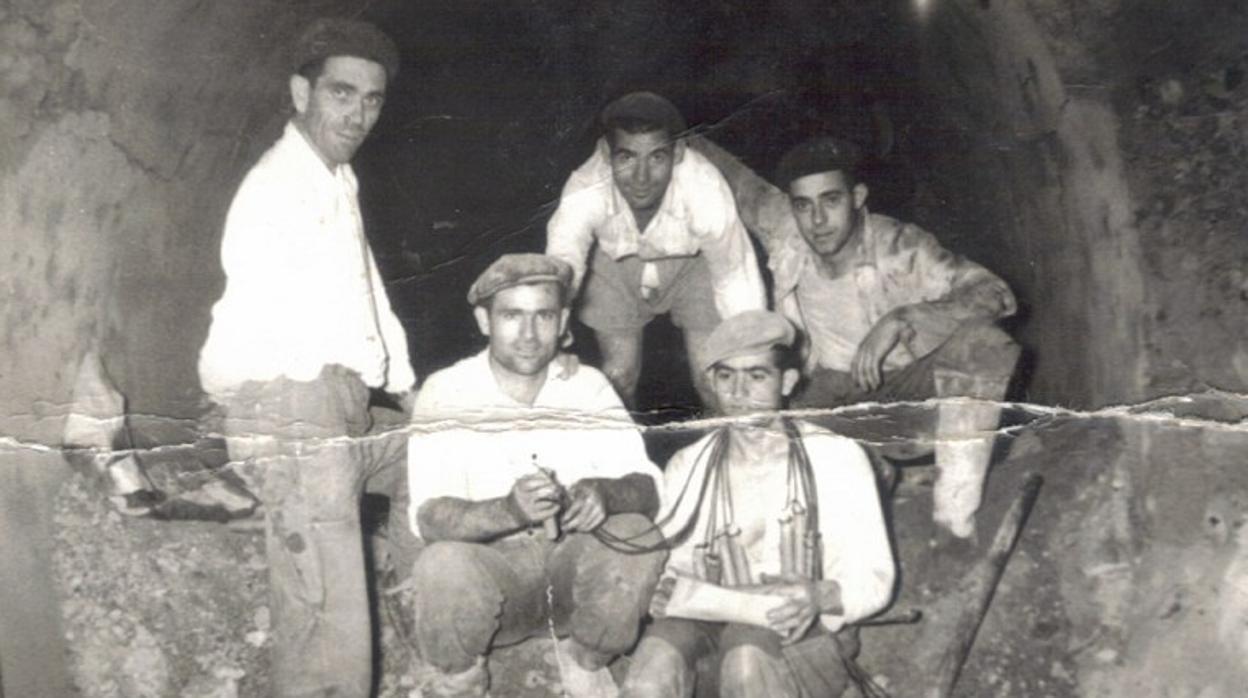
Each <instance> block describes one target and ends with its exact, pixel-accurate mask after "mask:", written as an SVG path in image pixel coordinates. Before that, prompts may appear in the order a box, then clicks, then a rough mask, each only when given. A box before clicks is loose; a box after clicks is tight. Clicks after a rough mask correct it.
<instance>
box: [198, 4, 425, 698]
mask: <svg viewBox="0 0 1248 698" xmlns="http://www.w3.org/2000/svg"><path fill="white" fill-rule="evenodd" d="M295 53H296V60H294V61H293V64H292V69H293V74H292V75H291V76H290V95H291V99H292V101H293V102H294V107H295V114H294V116H293V117H292V118H291V120H290V122H289V123H288V124H287V125H286V130H285V132H284V133H283V134H282V137H281V138H280V139H279V140H278V141H277V143H276V144H275V145H274V146H273V147H272V148H270V149H269V150H268V151H267V152H266V153H265V154H264V155H263V156H262V157H261V158H260V161H259V162H258V163H256V165H255V166H254V167H253V168H252V169H251V171H250V172H248V173H247V176H246V177H245V178H244V180H243V183H242V185H241V186H240V187H239V189H238V193H237V194H236V195H235V196H234V201H233V203H232V204H231V205H230V210H229V214H228V215H227V217H226V221H225V232H224V235H223V236H222V241H221V263H222V267H223V268H224V270H225V275H226V285H225V293H224V294H223V295H222V297H221V299H220V300H219V301H218V302H217V304H216V305H215V306H214V307H213V311H212V326H211V329H210V330H209V333H208V339H207V340H206V342H205V343H204V346H203V349H202V350H201V352H200V357H199V375H200V380H201V382H202V383H203V386H204V389H205V390H206V391H207V392H208V393H209V394H210V395H211V396H212V398H213V400H214V401H215V402H216V403H217V404H218V405H219V406H220V407H221V408H222V411H223V413H224V424H223V431H224V434H225V436H226V441H227V444H228V448H229V452H230V460H231V461H232V462H233V464H234V467H236V468H237V470H238V472H239V474H240V475H241V476H242V477H243V478H244V480H245V481H246V482H247V483H248V485H249V487H251V489H252V491H253V492H254V493H255V494H256V496H257V497H258V498H259V499H260V501H261V502H262V503H263V505H264V511H265V546H266V552H267V555H268V562H269V583H270V586H271V591H270V597H271V604H272V609H271V611H272V614H273V628H274V646H273V679H272V680H273V687H274V694H275V695H279V696H291V697H294V696H300V697H304V696H331V695H332V696H364V695H368V693H369V691H370V690H371V683H372V681H371V666H372V661H371V645H372V638H371V633H370V631H369V609H368V593H367V587H366V585H365V570H364V554H363V547H362V535H361V530H360V515H359V503H360V502H359V499H360V495H361V491H362V488H363V487H364V483H365V480H366V479H368V478H370V477H372V476H377V475H379V474H380V473H381V472H382V471H383V469H387V468H389V469H388V470H387V471H386V472H387V476H389V473H390V472H391V471H394V472H399V473H401V472H402V469H401V464H402V456H403V447H404V446H405V444H406V441H405V439H402V438H396V437H397V436H399V435H397V434H392V435H390V436H389V437H385V436H375V437H370V438H367V439H363V438H359V437H362V436H364V434H365V433H366V432H368V430H369V428H370V426H371V424H372V419H371V417H370V413H369V409H368V408H369V398H370V389H376V390H378V391H381V390H384V391H386V392H388V393H391V394H392V395H394V396H395V397H396V398H397V399H398V400H399V402H400V404H406V403H408V402H410V399H411V397H410V395H411V390H412V388H413V387H414V383H415V380H416V377H415V375H414V374H413V372H412V367H411V365H410V363H409V361H408V355H407V341H406V338H405V335H404V331H403V327H402V326H401V325H400V323H399V320H398V318H396V317H395V315H394V312H393V311H392V310H391V308H390V301H389V299H388V298H387V296H386V290H385V287H384V285H383V284H382V279H381V276H380V275H379V274H378V272H377V266H376V264H375V262H374V260H373V256H372V253H371V252H370V250H369V248H368V244H367V242H366V240H365V237H364V229H363V223H362V220H361V217H360V209H359V202H358V199H357V196H356V189H357V184H356V178H355V174H354V173H353V172H352V169H351V166H350V165H349V164H348V163H349V161H350V160H351V158H352V156H353V155H355V152H356V150H357V149H358V148H359V147H360V144H361V143H363V142H364V139H365V137H367V136H368V133H369V131H370V130H371V129H372V128H373V124H375V123H376V122H377V117H378V115H379V114H380V113H381V107H382V103H383V102H384V101H385V95H386V85H387V83H389V82H390V81H391V80H393V78H394V76H395V74H396V73H397V72H398V69H399V56H398V51H397V49H396V48H395V45H394V43H393V42H392V41H391V40H390V38H389V37H387V36H386V35H385V34H383V33H382V32H381V31H379V30H378V29H377V28H376V27H374V26H372V25H370V24H367V23H364V22H359V21H353V20H345V19H324V20H318V21H317V22H315V23H314V24H313V25H312V26H311V27H310V28H309V29H308V30H307V32H306V33H305V34H304V35H303V36H302V37H301V38H300V40H299V43H298V45H297V47H296V51H295Z"/></svg>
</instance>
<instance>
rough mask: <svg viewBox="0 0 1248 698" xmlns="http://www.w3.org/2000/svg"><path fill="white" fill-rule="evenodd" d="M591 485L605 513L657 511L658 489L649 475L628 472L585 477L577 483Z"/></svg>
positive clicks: (652, 515)
mask: <svg viewBox="0 0 1248 698" xmlns="http://www.w3.org/2000/svg"><path fill="white" fill-rule="evenodd" d="M577 484H578V485H580V484H585V485H589V486H592V487H593V488H595V489H596V490H598V493H599V494H600V495H601V496H602V505H603V508H605V509H606V510H607V514H608V515H611V514H644V515H646V516H648V517H650V518H651V519H653V518H654V517H655V515H656V514H658V513H659V491H658V489H657V488H656V487H655V486H654V480H652V479H651V478H650V476H649V475H643V474H641V473H630V474H628V475H625V476H624V477H621V478H586V479H584V480H581V481H579V482H578V483H577Z"/></svg>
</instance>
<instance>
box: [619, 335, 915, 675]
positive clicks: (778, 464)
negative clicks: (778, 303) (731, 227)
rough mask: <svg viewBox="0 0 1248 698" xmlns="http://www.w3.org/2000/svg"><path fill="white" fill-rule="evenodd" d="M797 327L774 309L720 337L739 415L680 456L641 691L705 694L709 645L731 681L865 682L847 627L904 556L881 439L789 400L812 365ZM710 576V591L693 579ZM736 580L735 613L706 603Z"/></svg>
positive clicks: (669, 474)
mask: <svg viewBox="0 0 1248 698" xmlns="http://www.w3.org/2000/svg"><path fill="white" fill-rule="evenodd" d="M794 341H795V332H794V329H793V326H792V325H791V324H789V322H788V321H787V320H785V319H784V318H783V317H781V316H780V315H779V314H777V313H773V312H769V311H750V312H746V313H742V314H740V315H737V316H734V317H732V318H729V319H728V320H725V321H724V323H723V324H721V325H720V326H719V327H718V328H717V329H716V330H715V331H714V333H713V334H711V336H710V338H709V339H708V340H707V354H706V357H705V360H706V364H705V365H704V366H703V368H704V370H706V371H707V373H708V374H709V379H710V380H709V382H710V385H711V389H712V390H713V391H714V393H715V401H716V402H715V405H716V408H717V410H718V412H719V414H721V415H722V416H724V417H731V418H733V420H734V421H733V422H731V423H729V424H728V425H727V426H723V427H720V428H719V429H717V430H716V431H715V432H713V433H711V434H709V435H707V436H706V437H704V438H702V439H700V440H699V441H698V442H696V443H694V444H692V445H690V446H688V447H686V448H684V449H682V450H680V451H678V452H677V453H676V454H675V455H674V456H672V459H671V461H669V462H668V465H667V468H666V469H665V470H664V473H663V474H664V478H665V479H666V488H667V491H668V492H669V493H671V496H672V497H673V498H675V501H672V502H669V503H668V504H667V506H666V509H667V511H666V513H665V515H664V518H663V520H664V530H665V532H666V533H668V534H669V538H670V539H671V540H672V541H673V544H674V547H673V548H672V551H671V557H670V558H669V560H668V564H667V570H666V572H665V573H664V579H663V582H661V583H660V587H659V590H658V591H657V592H656V593H655V597H654V601H653V603H652V605H651V609H652V613H653V614H654V616H655V618H656V620H655V622H654V623H653V624H651V625H650V626H649V627H648V628H647V629H646V632H645V635H644V636H643V637H642V640H641V644H640V645H639V646H638V648H637V651H636V653H635V654H634V656H633V661H632V665H631V666H630V668H629V673H628V678H627V680H626V682H625V685H624V693H625V695H628V696H636V697H637V698H643V697H644V698H686V697H688V696H691V695H693V691H694V684H695V682H696V681H697V677H696V672H695V667H696V666H697V661H698V659H699V658H700V657H701V656H703V655H706V654H713V655H714V656H715V657H716V658H717V661H715V662H714V663H713V665H714V666H715V667H717V670H718V676H717V677H705V678H709V679H712V680H716V679H717V683H718V685H719V693H718V695H721V696H730V697H731V696H741V697H745V696H752V697H757V698H764V697H766V698H785V697H790V698H798V696H804V697H807V698H835V696H839V695H840V694H841V692H842V691H843V690H844V689H845V688H846V687H847V686H848V682H849V679H848V677H847V675H846V671H845V669H844V662H842V657H852V655H853V654H855V653H856V652H857V645H858V641H857V636H856V633H855V632H854V631H852V630H846V629H845V626H846V625H847V624H852V623H855V622H857V621H859V620H862V619H864V618H866V617H868V616H870V615H873V614H875V613H877V612H878V611H880V610H882V609H883V608H884V606H885V605H887V603H888V601H889V598H890V597H891V596H892V590H893V580H894V576H895V564H894V562H893V555H892V550H891V548H890V546H889V542H888V534H887V531H886V529H885V525H884V516H883V513H882V512H881V509H880V499H879V494H878V492H877V490H876V485H875V477H874V474H873V471H872V469H871V465H870V463H869V462H868V460H867V456H866V453H865V452H864V451H863V450H862V448H861V447H860V446H858V445H857V444H856V443H854V442H853V441H852V440H850V439H848V438H844V437H841V436H837V435H834V434H832V433H831V432H829V431H826V430H824V429H822V428H820V427H818V426H815V425H813V424H808V423H804V422H795V421H791V420H789V419H787V418H784V417H779V416H777V414H776V410H780V409H783V408H784V406H785V402H786V401H787V398H788V396H789V394H790V393H791V392H792V391H793V388H794V386H795V385H796V384H797V382H798V379H799V378H800V374H799V372H798V369H797V365H798V362H797V357H796V351H795V348H794V346H793V344H794ZM677 493H680V494H679V495H678V494H677ZM699 587H701V590H702V592H710V593H709V594H705V595H703V594H696V593H689V594H686V593H684V591H683V590H684V589H697V588H699ZM725 592H728V593H725ZM731 592H737V593H739V594H741V595H740V596H739V597H738V598H739V599H740V601H739V603H738V604H736V609H735V611H734V608H733V604H718V605H717V604H714V603H709V604H708V603H706V602H702V603H691V602H690V599H693V598H695V597H696V596H702V598H704V599H705V598H708V597H709V596H719V597H721V598H722V597H724V596H727V595H730V593H731ZM695 608H696V612H693V611H694V609H695ZM762 609H765V610H762ZM740 611H746V612H747V613H745V614H744V615H746V616H749V615H753V616H754V617H753V618H745V617H741V618H738V617H736V616H737V615H739V613H738V612H740ZM712 617H714V618H712ZM816 687H818V690H816Z"/></svg>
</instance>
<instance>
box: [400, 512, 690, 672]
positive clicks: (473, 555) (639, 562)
mask: <svg viewBox="0 0 1248 698" xmlns="http://www.w3.org/2000/svg"><path fill="white" fill-rule="evenodd" d="M603 528H605V529H607V530H608V531H610V532H611V533H613V534H615V535H616V536H618V537H620V538H627V539H632V540H633V542H634V543H636V544H638V545H653V544H655V543H657V542H658V541H659V540H660V534H659V533H658V530H657V529H656V528H655V527H654V524H652V523H651V522H650V520H649V519H648V518H646V517H644V516H642V515H640V514H616V515H614V516H612V517H610V518H608V519H607V521H606V522H605V523H604V524H603ZM666 559H667V552H666V551H662V550H660V551H655V552H647V553H642V554H635V555H629V554H625V553H622V552H618V551H616V550H613V549H611V548H609V547H607V546H606V545H605V544H603V543H602V542H601V541H599V540H598V539H597V538H595V537H593V536H591V535H589V534H586V533H574V534H571V535H566V536H565V537H564V538H563V539H562V540H560V541H559V542H557V543H556V542H551V541H549V540H547V539H546V536H545V534H544V533H543V532H542V531H541V530H540V529H530V532H525V533H520V534H517V535H514V536H510V537H508V538H505V539H503V540H499V541H496V542H493V543H489V544H480V543H462V542H454V541H442V542H437V543H432V544H430V545H429V547H427V548H425V550H424V551H423V552H421V554H420V557H418V558H417V559H416V567H415V570H414V571H413V573H412V574H413V579H414V582H415V583H414V586H415V588H416V590H417V591H416V604H415V606H416V638H417V644H418V647H419V648H420V654H421V656H422V657H423V658H424V659H425V661H427V662H429V663H430V664H432V665H433V666H434V667H436V668H438V669H439V670H441V671H442V672H444V673H448V674H451V673H459V672H464V671H466V670H468V669H470V668H471V667H473V666H474V664H475V663H476V662H477V661H478V659H479V658H480V657H482V656H484V655H486V654H488V653H489V651H490V649H491V648H492V647H495V646H504V645H509V644H514V643H516V642H520V641H521V640H524V639H526V638H529V637H533V636H535V635H539V634H542V633H547V632H550V623H551V622H552V620H553V623H554V631H555V633H556V635H558V636H559V637H565V636H567V635H571V636H572V637H573V639H575V640H576V641H577V642H578V643H580V644H581V645H582V646H583V647H586V648H588V649H590V650H593V651H595V652H596V653H598V654H599V655H601V656H602V658H603V659H607V658H610V657H613V656H616V655H619V654H622V653H624V652H626V651H628V650H629V649H630V648H632V646H633V643H635V642H636V641H637V635H638V634H639V632H640V629H641V618H642V615H643V614H644V613H645V612H646V609H647V608H648V606H649V603H650V595H651V593H653V591H654V586H655V584H656V583H657V582H658V578H659V572H660V571H661V570H662V568H663V563H664V562H665V561H666ZM548 588H549V589H550V592H551V593H550V594H549V596H548V591H547V590H548ZM552 602H553V604H552Z"/></svg>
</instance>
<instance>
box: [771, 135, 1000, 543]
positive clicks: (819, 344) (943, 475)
mask: <svg viewBox="0 0 1248 698" xmlns="http://www.w3.org/2000/svg"><path fill="white" fill-rule="evenodd" d="M858 162H859V154H858V150H857V148H855V147H854V145H853V144H851V143H848V142H845V141H840V140H836V139H832V138H819V139H815V140H812V141H809V142H807V143H804V144H802V145H800V146H798V147H796V148H794V149H793V150H791V151H790V152H789V153H788V154H786V155H785V156H784V158H783V160H782V161H781V163H780V167H779V174H778V183H779V185H780V186H781V187H782V188H784V189H785V190H786V192H787V193H788V196H789V200H790V203H791V206H792V211H793V217H794V218H795V219H796V222H797V232H799V233H800V235H797V234H793V233H792V232H789V231H787V230H785V229H781V228H777V229H776V230H775V231H773V232H775V233H776V234H773V235H771V236H769V238H768V239H767V248H768V252H769V254H770V261H769V263H770V266H771V269H772V272H773V276H774V278H775V296H776V299H777V308H778V309H780V310H781V311H782V312H783V313H784V314H785V316H786V317H788V318H789V319H790V320H792V321H793V322H794V323H795V324H796V325H797V326H798V328H800V329H801V330H802V331H803V333H804V334H805V336H806V338H807V342H806V345H805V347H804V353H805V362H804V363H805V368H806V377H807V381H808V384H807V385H806V387H805V389H804V391H803V392H802V393H801V395H800V396H799V397H798V399H797V400H795V403H794V404H795V406H800V407H834V406H838V405H844V404H849V403H853V402H864V401H879V402H887V401H900V400H925V399H927V398H931V397H964V398H978V399H980V400H994V401H995V400H1000V399H1002V398H1003V397H1004V396H1005V391H1006V388H1007V385H1008V383H1009V381H1010V376H1011V375H1012V374H1013V372H1014V367H1015V364H1016V363H1017V361H1018V355H1019V348H1018V345H1017V344H1015V343H1014V341H1013V340H1012V339H1010V337H1009V336H1008V335H1006V334H1005V333H1004V332H1002V331H1001V330H1000V329H999V328H997V327H996V325H995V324H994V323H995V321H996V320H998V319H1000V318H1003V317H1007V316H1009V315H1012V314H1013V313H1014V311H1015V301H1014V295H1013V294H1012V293H1011V292H1010V289H1009V287H1007V286H1006V285H1005V282H1003V281H1002V280H1001V279H999V278H997V277H996V276H994V275H993V274H992V273H991V272H989V271H988V270H986V269H984V268H983V267H981V266H980V265H978V264H976V263H974V262H971V261H970V260H967V259H966V258H964V257H961V256H959V255H955V254H952V253H950V252H949V251H948V250H946V249H944V248H943V247H941V246H940V243H939V242H937V241H936V238H934V237H933V236H932V235H931V234H929V233H927V232H926V231H924V230H923V229H921V228H919V227H918V226H916V225H913V224H908V223H902V222H900V221H897V220H894V219H892V218H889V217H887V216H882V215H877V214H871V213H869V212H868V211H867V207H866V202H867V185H866V184H864V183H862V182H861V181H858V178H857V175H856V170H857V165H858ZM785 233H787V234H785ZM999 415H1000V409H999V407H997V406H995V405H989V404H984V403H967V402H964V401H944V402H942V404H941V406H940V407H939V408H938V410H937V414H936V425H935V430H934V431H935V438H936V465H937V467H938V468H939V470H940V479H939V480H938V482H937V485H936V491H935V498H936V508H935V517H936V520H937V522H939V523H942V524H944V525H945V526H946V527H948V528H949V529H950V530H951V531H952V532H953V533H954V534H955V535H958V536H960V537H967V536H970V535H971V533H973V531H974V523H973V519H972V518H971V515H972V514H973V513H974V511H975V510H976V508H978V506H979V501H980V495H981V491H982V484H983V477H984V474H985V473H986V471H987V468H988V461H989V458H990V457H991V454H992V436H991V434H988V435H987V436H985V435H984V433H985V432H990V431H991V430H993V429H995V428H996V426H997V421H998V418H999ZM927 429H930V426H929V427H927ZM929 433H930V432H929Z"/></svg>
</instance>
